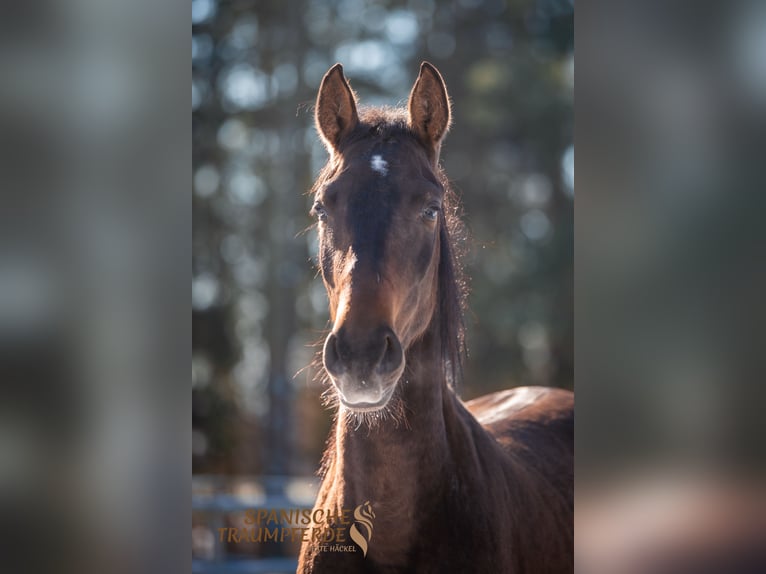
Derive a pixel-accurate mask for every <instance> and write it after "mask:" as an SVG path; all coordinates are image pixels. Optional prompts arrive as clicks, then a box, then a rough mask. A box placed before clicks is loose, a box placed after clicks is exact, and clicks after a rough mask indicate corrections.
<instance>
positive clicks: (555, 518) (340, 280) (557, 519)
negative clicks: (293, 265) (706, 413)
mask: <svg viewBox="0 0 766 574" xmlns="http://www.w3.org/2000/svg"><path fill="white" fill-rule="evenodd" d="M315 120H316V127H317V130H318V132H319V135H320V137H321V138H322V140H323V142H324V143H325V145H326V147H327V150H328V152H329V155H330V157H329V161H328V163H327V165H326V166H325V168H324V169H323V170H322V172H321V173H320V175H319V177H318V179H317V181H316V183H315V186H314V189H313V198H314V205H313V208H312V210H311V211H312V214H313V215H314V216H315V217H316V219H317V220H318V234H319V257H318V261H319V266H320V269H321V274H322V279H323V281H324V284H325V287H326V289H327V294H328V296H329V302H330V318H331V322H332V330H331V332H330V334H329V335H328V336H327V339H326V341H325V343H324V347H323V350H322V361H323V366H324V372H325V375H326V378H327V380H328V390H327V393H326V396H327V397H328V400H329V401H330V402H331V403H332V404H333V405H334V406H335V407H336V408H337V416H336V420H335V423H334V430H333V432H332V434H331V436H330V438H329V439H328V442H327V449H326V451H325V454H324V459H323V463H322V475H323V480H322V485H321V487H320V490H319V494H318V498H317V501H316V505H315V509H317V510H323V511H324V512H326V513H328V514H334V515H335V516H342V515H343V514H342V513H343V512H344V511H345V512H347V514H348V513H349V509H355V510H354V512H353V515H348V518H349V520H348V522H349V523H351V527H350V531H349V534H350V539H349V544H344V545H335V546H333V545H331V544H330V545H328V544H323V543H321V542H318V541H316V540H311V541H305V542H304V543H303V546H302V548H301V553H300V558H299V566H298V572H300V573H325V572H327V573H332V574H339V573H350V572H392V573H393V572H413V573H418V574H425V573H431V572H433V573H440V574H441V573H445V572H458V573H461V574H464V573H477V574H479V573H480V574H488V573H511V574H521V573H528V574H554V573H555V574H560V573H565V572H571V571H572V568H573V548H572V546H573V524H572V523H573V435H574V429H573V422H574V397H573V394H572V393H570V392H568V391H564V390H560V389H552V388H543V387H522V388H516V389H511V390H508V391H503V392H499V393H494V394H491V395H487V396H484V397H480V398H478V399H475V400H473V401H470V402H468V403H465V404H464V403H463V402H461V400H460V399H459V398H458V397H457V395H456V393H455V392H454V381H455V380H456V378H457V377H458V376H459V375H460V372H461V361H462V351H463V321H462V311H463V299H464V286H463V285H464V284H463V282H462V280H461V277H460V273H461V268H460V265H459V261H458V257H456V248H455V242H456V241H459V239H460V232H461V224H460V221H459V218H458V217H457V212H456V205H457V201H456V198H455V196H454V193H453V191H452V190H451V189H450V187H449V185H448V183H447V179H446V177H445V176H444V174H443V173H442V171H441V169H440V167H439V152H440V148H441V144H442V141H443V139H444V136H445V135H446V133H447V131H448V129H449V126H450V100H449V97H448V95H447V90H446V86H445V84H444V81H443V79H442V77H441V75H440V74H439V72H438V71H437V70H436V68H435V67H434V66H432V65H431V64H429V63H427V62H424V63H423V64H422V66H421V68H420V74H419V76H418V78H417V81H416V82H415V85H414V87H413V88H412V92H411V93H410V97H409V101H408V104H407V108H406V109H384V108H366V109H365V108H359V107H358V106H357V99H356V96H355V95H354V92H353V91H352V90H351V87H350V86H349V84H348V82H347V81H346V79H345V78H344V75H343V69H342V67H341V65H340V64H336V65H335V66H333V67H332V68H331V69H330V70H329V71H328V72H327V74H326V75H325V77H324V79H323V80H322V84H321V87H320V89H319V94H318V96H317V102H316V110H315Z"/></svg>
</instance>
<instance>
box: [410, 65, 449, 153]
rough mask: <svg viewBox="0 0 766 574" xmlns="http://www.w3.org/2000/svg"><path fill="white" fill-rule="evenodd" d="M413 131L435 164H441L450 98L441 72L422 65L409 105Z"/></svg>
mask: <svg viewBox="0 0 766 574" xmlns="http://www.w3.org/2000/svg"><path fill="white" fill-rule="evenodd" d="M407 111H408V114H409V117H408V119H407V122H408V124H409V126H410V129H411V130H412V131H414V132H415V134H417V136H418V138H419V139H420V141H421V142H422V143H423V144H424V145H425V146H426V148H428V150H429V152H430V155H431V159H432V160H433V161H434V163H437V162H438V161H439V150H440V149H441V143H442V140H443V139H444V136H445V135H447V130H449V125H450V121H451V114H450V104H449V96H448V95H447V86H446V85H445V84H444V80H443V79H442V76H441V74H440V73H439V70H437V69H436V68H435V67H434V66H433V65H432V64H429V63H428V62H423V63H422V64H421V65H420V74H419V75H418V79H417V80H416V81H415V85H414V86H413V87H412V92H411V93H410V101H409V103H408V104H407Z"/></svg>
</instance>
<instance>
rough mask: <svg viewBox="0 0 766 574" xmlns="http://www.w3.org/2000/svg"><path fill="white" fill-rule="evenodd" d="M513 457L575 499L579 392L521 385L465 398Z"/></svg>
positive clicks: (497, 440) (498, 441) (504, 449)
mask: <svg viewBox="0 0 766 574" xmlns="http://www.w3.org/2000/svg"><path fill="white" fill-rule="evenodd" d="M465 406H466V408H467V409H468V411H469V412H470V413H471V414H472V415H473V416H474V417H475V418H476V420H477V421H478V422H479V424H481V426H482V427H483V428H484V429H485V430H486V431H487V432H488V433H489V435H491V436H492V437H493V438H494V439H495V441H496V442H497V443H498V445H499V446H500V448H501V449H502V450H503V451H504V452H505V453H506V455H508V456H509V457H510V458H511V459H513V460H514V461H516V462H518V463H522V464H523V465H524V467H526V468H527V469H529V470H531V471H534V472H535V473H536V474H537V475H538V476H540V477H541V478H544V479H545V480H546V482H548V483H549V484H550V485H551V486H552V487H553V488H554V489H555V490H557V491H559V493H560V494H561V495H563V496H564V497H565V498H567V499H569V501H570V504H571V498H572V496H573V494H572V490H573V484H574V473H573V465H574V394H573V393H572V392H571V391H567V390H564V389H555V388H549V387H518V388H515V389H510V390H506V391H500V392H497V393H492V394H489V395H485V396H482V397H479V398H477V399H474V400H472V401H469V402H467V403H466V404H465Z"/></svg>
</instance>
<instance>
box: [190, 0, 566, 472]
mask: <svg viewBox="0 0 766 574" xmlns="http://www.w3.org/2000/svg"><path fill="white" fill-rule="evenodd" d="M422 60H429V61H430V62H432V63H433V64H435V65H436V66H437V67H438V68H439V70H440V71H441V72H442V75H443V76H444V78H445V80H446V82H447V86H448V88H449V91H450V94H451V96H452V99H453V102H454V124H453V128H452V131H451V133H450V135H449V136H448V138H447V140H446V142H445V145H444V148H443V153H442V162H443V164H444V167H445V169H446V172H447V174H448V176H449V177H450V179H451V181H452V184H453V186H454V187H455V189H456V190H457V191H458V192H459V193H460V194H461V196H462V198H463V204H464V211H465V215H466V217H465V219H466V222H467V224H468V227H469V229H470V232H471V235H472V239H471V244H470V249H469V256H468V258H467V261H466V264H467V273H468V275H469V276H470V278H471V285H472V288H471V295H470V298H469V310H468V314H467V317H466V319H467V327H468V341H467V342H468V350H469V356H468V360H467V362H466V369H465V379H464V382H463V384H462V385H461V387H460V392H461V395H462V396H463V398H471V397H474V396H477V395H480V394H484V393H486V392H490V391H493V390H496V389H502V388H508V387H512V386H517V385H524V384H544V385H554V386H560V387H566V388H571V387H572V383H573V302H572V300H573V296H572V289H573V288H572V281H573V267H572V256H573V198H574V148H573V119H572V108H573V87H574V18H573V3H572V1H571V0H537V1H535V0H451V1H446V2H437V1H435V0H409V1H399V0H366V1H365V0H328V1H320V0H305V1H286V0H265V1H264V0H260V1H258V2H250V1H244V0H192V70H193V79H192V126H193V128H192V129H193V169H194V173H193V219H194V232H193V233H194V235H193V266H192V272H193V276H192V305H193V308H192V314H193V356H192V394H193V419H192V426H193V443H192V447H193V472H194V473H198V474H206V475H209V474H216V475H218V474H224V475H230V476H231V475H264V474H268V475H311V474H313V473H314V472H315V471H316V469H317V466H318V462H319V458H320V455H321V452H322V450H323V446H324V441H325V438H326V436H327V432H328V429H329V426H330V418H331V413H330V412H328V411H326V410H325V409H324V408H323V407H322V406H321V405H320V400H319V394H320V392H321V390H322V389H321V388H319V387H318V384H317V383H314V382H313V373H312V372H311V371H310V370H303V371H301V369H304V367H306V365H308V364H309V363H310V361H311V359H312V357H313V354H314V352H315V347H314V346H313V344H314V343H316V342H317V341H320V340H321V339H322V337H323V333H324V332H325V330H326V328H327V326H328V324H327V319H328V315H327V303H326V297H325V293H324V288H323V286H322V283H321V280H320V279H319V278H318V277H316V269H315V265H314V261H313V256H314V253H315V241H316V237H315V235H314V233H313V232H308V233H302V232H303V231H304V230H305V228H307V227H308V226H309V225H310V224H311V218H310V217H309V216H308V210H309V207H310V199H309V197H308V196H307V195H306V192H307V190H308V189H309V188H310V186H311V183H312V181H313V178H314V176H315V175H316V174H317V172H318V170H319V169H320V167H321V166H322V165H323V163H324V161H325V160H326V152H325V150H324V148H323V147H322V145H321V144H320V142H319V140H318V138H317V136H316V132H315V130H314V126H313V121H312V120H313V116H312V113H313V103H314V98H315V95H316V90H317V88H318V86H319V82H320V80H321V78H322V75H323V74H324V73H325V72H326V71H327V69H328V68H329V67H330V66H331V65H332V64H334V63H335V62H341V63H342V64H343V65H344V69H345V73H346V75H347V77H348V78H349V80H350V81H351V84H352V85H353V87H354V88H355V89H356V90H357V92H358V94H359V96H360V99H361V101H362V103H363V104H383V103H385V104H397V103H398V104H404V103H406V98H407V96H408V94H409V90H410V88H411V86H412V84H413V82H414V80H415V77H416V76H417V72H418V68H419V65H420V62H421V61H422Z"/></svg>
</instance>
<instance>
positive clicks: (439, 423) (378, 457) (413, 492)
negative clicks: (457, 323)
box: [328, 324, 457, 508]
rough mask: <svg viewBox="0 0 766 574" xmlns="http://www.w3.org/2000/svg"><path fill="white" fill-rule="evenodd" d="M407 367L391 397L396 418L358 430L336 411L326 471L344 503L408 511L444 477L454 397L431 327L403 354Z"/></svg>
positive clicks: (435, 333) (350, 419)
mask: <svg viewBox="0 0 766 574" xmlns="http://www.w3.org/2000/svg"><path fill="white" fill-rule="evenodd" d="M407 365H408V368H407V371H406V374H405V376H404V377H403V379H402V380H401V381H400V382H399V389H398V391H397V397H396V398H395V399H392V400H399V401H401V403H402V404H401V406H402V408H401V409H400V410H401V411H402V412H401V416H400V417H398V420H397V419H396V417H394V418H388V419H385V420H381V421H380V422H379V424H375V423H373V425H372V426H369V427H368V426H367V425H366V424H362V425H361V426H359V425H358V424H357V422H356V421H355V419H354V418H353V417H346V416H344V413H342V412H341V413H339V416H338V418H337V421H336V429H335V447H334V456H333V460H332V461H331V463H330V465H329V468H328V470H329V473H330V474H331V475H332V477H330V479H331V480H333V481H334V482H335V484H336V485H338V487H339V488H340V490H341V492H338V494H339V495H341V496H342V498H343V499H345V503H347V504H351V503H353V504H359V503H361V502H363V501H365V500H377V501H386V503H387V504H391V506H392V507H399V508H412V505H414V504H415V503H416V502H417V501H418V499H419V498H421V497H422V496H423V491H422V490H421V489H423V488H426V489H427V488H429V487H431V486H432V485H434V484H436V483H437V482H438V481H440V480H443V479H444V477H445V476H446V474H445V472H444V469H445V466H446V465H447V464H449V461H450V459H451V455H450V451H449V441H448V432H447V428H448V427H449V425H450V421H451V419H452V417H453V416H454V413H455V406H454V404H453V403H454V402H456V401H457V398H456V397H455V395H454V393H453V392H452V391H451V390H450V389H449V388H448V386H447V383H446V379H445V376H444V369H443V366H442V362H441V350H440V346H439V337H438V328H436V327H435V326H434V325H433V324H432V326H431V327H430V328H429V329H428V331H427V333H426V335H425V336H424V337H423V338H421V340H420V341H419V342H418V343H416V344H415V345H413V347H412V348H411V349H410V350H409V351H408V352H407ZM402 477H407V480H406V481H402V480H401V478H402ZM403 482H404V483H405V484H403ZM339 502H340V501H339Z"/></svg>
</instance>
